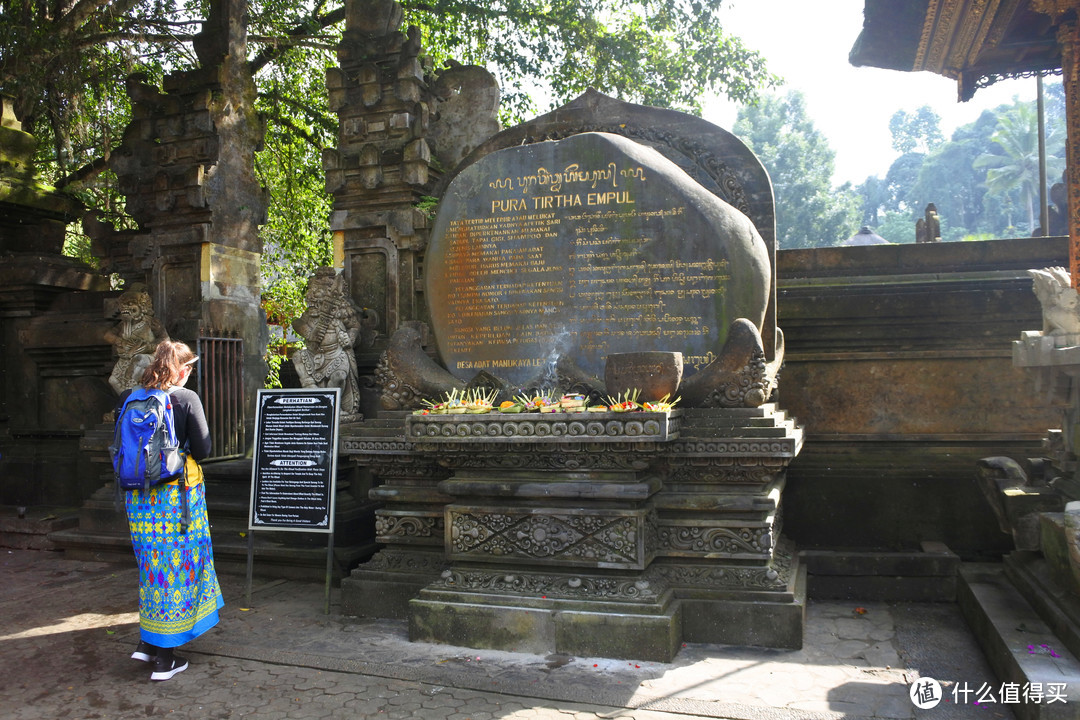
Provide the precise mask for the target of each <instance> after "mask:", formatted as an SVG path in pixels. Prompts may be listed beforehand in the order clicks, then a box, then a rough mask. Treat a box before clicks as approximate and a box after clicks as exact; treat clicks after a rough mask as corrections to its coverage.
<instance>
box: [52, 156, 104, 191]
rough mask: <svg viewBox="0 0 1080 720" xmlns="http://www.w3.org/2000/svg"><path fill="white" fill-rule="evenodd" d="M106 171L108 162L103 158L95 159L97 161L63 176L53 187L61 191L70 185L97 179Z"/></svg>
mask: <svg viewBox="0 0 1080 720" xmlns="http://www.w3.org/2000/svg"><path fill="white" fill-rule="evenodd" d="M108 169H109V161H108V160H107V159H105V158H103V157H102V158H97V159H95V160H93V161H91V162H88V163H87V164H85V165H83V166H82V167H81V168H79V169H78V170H76V171H75V172H73V173H69V174H68V175H65V176H64V177H62V178H60V179H59V180H57V181H56V182H55V183H54V184H53V187H55V188H56V189H57V190H62V189H63V188H65V187H67V186H68V185H71V184H72V183H80V182H83V181H85V180H89V179H91V178H94V177H97V176H98V175H100V174H101V173H102V172H103V171H105V170H108Z"/></svg>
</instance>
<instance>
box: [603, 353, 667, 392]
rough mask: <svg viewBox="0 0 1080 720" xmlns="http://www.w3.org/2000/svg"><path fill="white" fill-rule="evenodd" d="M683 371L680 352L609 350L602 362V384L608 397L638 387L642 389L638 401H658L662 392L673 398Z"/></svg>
mask: <svg viewBox="0 0 1080 720" xmlns="http://www.w3.org/2000/svg"><path fill="white" fill-rule="evenodd" d="M682 372H683V358H682V353H681V352H663V351H659V350H649V351H641V352H627V353H612V354H611V355H608V356H607V363H606V364H605V365H604V385H606V386H607V391H608V394H609V395H611V397H616V396H617V395H619V394H620V393H621V394H623V395H626V394H627V393H628V392H632V391H633V390H635V389H637V390H640V391H641V394H640V395H639V396H638V402H657V401H660V400H663V399H664V396H665V395H668V396H670V397H669V398H668V399H669V400H673V399H675V393H676V391H677V390H678V389H679V383H681V382H682Z"/></svg>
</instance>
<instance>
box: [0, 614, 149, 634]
mask: <svg viewBox="0 0 1080 720" xmlns="http://www.w3.org/2000/svg"><path fill="white" fill-rule="evenodd" d="M138 622H139V613H137V612H130V613H114V614H112V615H102V614H101V613H83V614H81V615H72V616H71V617H69V618H64V620H62V621H61V622H58V623H56V624H55V625H43V626H42V627H36V628H30V629H29V630H24V631H23V632H18V633H13V634H11V635H0V641H3V640H24V639H26V638H32V637H41V636H43V635H56V634H59V633H66V632H76V631H78V630H92V629H94V628H110V627H116V626H117V625H130V624H137V623H138Z"/></svg>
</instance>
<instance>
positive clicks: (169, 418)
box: [109, 388, 185, 490]
mask: <svg viewBox="0 0 1080 720" xmlns="http://www.w3.org/2000/svg"><path fill="white" fill-rule="evenodd" d="M109 454H110V455H112V462H113V473H114V475H115V476H116V485H117V487H118V488H122V489H124V490H134V489H136V488H141V489H144V490H148V489H149V488H150V487H151V486H153V485H157V484H159V483H162V482H168V481H170V480H173V479H175V478H176V477H178V476H180V475H183V473H184V460H185V458H184V454H183V453H182V452H181V451H180V448H179V443H177V441H176V430H175V428H174V427H173V411H172V401H171V400H170V398H169V396H168V395H166V394H165V393H164V392H162V391H161V390H154V389H146V388H136V389H135V390H133V391H132V392H131V395H129V396H128V398H127V400H125V401H124V405H123V407H121V408H120V414H119V416H118V417H117V418H116V429H115V431H114V433H113V444H112V445H110V446H109Z"/></svg>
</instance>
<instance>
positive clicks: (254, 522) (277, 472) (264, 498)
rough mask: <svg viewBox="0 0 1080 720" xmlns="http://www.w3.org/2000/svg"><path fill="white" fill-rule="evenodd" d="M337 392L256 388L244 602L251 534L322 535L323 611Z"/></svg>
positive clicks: (329, 560)
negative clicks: (265, 532)
mask: <svg viewBox="0 0 1080 720" xmlns="http://www.w3.org/2000/svg"><path fill="white" fill-rule="evenodd" d="M340 400H341V390H340V389H339V388H325V389H323V388H302V389H274V390H259V396H258V401H257V403H256V408H255V452H254V456H253V459H252V463H251V502H250V505H249V506H248V549H247V604H248V605H249V606H250V605H251V585H252V576H253V575H254V565H255V531H256V530H275V531H282V530H284V531H289V532H314V533H326V534H327V543H326V607H325V612H326V614H327V615H329V614H330V588H331V580H332V578H333V572H334V499H335V498H334V490H335V481H336V478H337V437H338V405H339V402H340Z"/></svg>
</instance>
